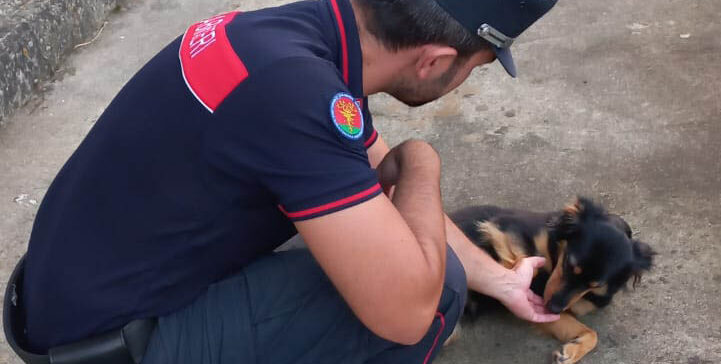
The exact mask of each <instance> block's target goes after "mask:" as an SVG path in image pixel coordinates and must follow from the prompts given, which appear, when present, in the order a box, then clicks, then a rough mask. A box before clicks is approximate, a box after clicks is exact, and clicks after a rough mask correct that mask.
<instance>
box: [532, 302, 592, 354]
mask: <svg viewBox="0 0 721 364" xmlns="http://www.w3.org/2000/svg"><path fill="white" fill-rule="evenodd" d="M538 326H539V327H540V328H541V330H543V331H545V332H547V333H549V334H551V335H553V337H555V338H556V339H558V340H559V341H561V342H564V344H563V346H562V347H561V350H559V351H556V352H554V353H553V356H554V363H557V364H573V363H576V362H578V361H579V360H580V359H581V358H583V356H585V355H586V354H587V353H588V352H589V351H591V350H593V348H595V347H596V344H597V343H598V335H597V334H596V332H595V331H593V330H591V329H590V328H588V326H586V325H584V324H582V323H580V322H579V321H578V320H576V318H574V317H573V316H572V315H570V314H568V313H561V318H560V319H559V320H558V321H554V322H548V323H544V324H538Z"/></svg>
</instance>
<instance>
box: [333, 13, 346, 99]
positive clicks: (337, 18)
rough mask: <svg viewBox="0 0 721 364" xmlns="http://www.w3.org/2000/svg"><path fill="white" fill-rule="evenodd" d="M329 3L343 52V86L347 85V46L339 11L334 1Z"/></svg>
mask: <svg viewBox="0 0 721 364" xmlns="http://www.w3.org/2000/svg"><path fill="white" fill-rule="evenodd" d="M330 3H331V4H332V5H333V12H335V18H336V21H337V22H338V32H339V33H340V42H341V47H342V52H343V80H344V81H345V84H346V85H348V44H347V40H346V36H345V25H344V24H343V18H342V17H341V14H340V9H339V8H338V3H337V2H336V0H330Z"/></svg>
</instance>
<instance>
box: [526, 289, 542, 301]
mask: <svg viewBox="0 0 721 364" xmlns="http://www.w3.org/2000/svg"><path fill="white" fill-rule="evenodd" d="M526 297H528V301H530V302H531V303H534V304H537V305H543V298H541V297H540V296H539V295H537V294H535V293H533V291H531V290H530V289H529V290H528V291H526Z"/></svg>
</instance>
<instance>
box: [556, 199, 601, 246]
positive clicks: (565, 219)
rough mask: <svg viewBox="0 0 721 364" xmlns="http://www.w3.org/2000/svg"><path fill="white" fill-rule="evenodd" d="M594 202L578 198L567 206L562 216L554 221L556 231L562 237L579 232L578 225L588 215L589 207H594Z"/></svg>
mask: <svg viewBox="0 0 721 364" xmlns="http://www.w3.org/2000/svg"><path fill="white" fill-rule="evenodd" d="M592 204H593V203H592V202H590V201H589V200H588V199H586V198H583V197H580V196H579V197H576V199H575V200H574V201H573V202H572V203H570V204H568V205H566V206H565V207H564V208H563V210H561V216H559V217H558V218H556V219H554V221H553V222H552V223H551V225H552V227H553V228H554V230H555V231H556V232H557V233H559V234H560V235H561V236H566V237H567V236H568V235H571V234H573V233H574V232H576V231H577V230H578V225H579V224H580V223H581V219H582V218H583V217H584V216H585V215H586V212H587V209H588V207H589V206H592Z"/></svg>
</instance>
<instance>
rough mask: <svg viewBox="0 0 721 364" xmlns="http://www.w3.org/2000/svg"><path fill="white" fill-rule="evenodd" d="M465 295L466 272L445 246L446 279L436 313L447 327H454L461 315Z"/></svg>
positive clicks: (450, 250) (454, 254) (456, 257)
mask: <svg viewBox="0 0 721 364" xmlns="http://www.w3.org/2000/svg"><path fill="white" fill-rule="evenodd" d="M467 293H468V286H467V283H466V272H465V270H464V269H463V265H462V264H461V261H460V260H459V259H458V256H456V253H455V252H454V251H453V249H451V247H450V246H447V248H446V278H445V283H444V287H443V294H442V295H441V301H440V303H439V305H438V311H439V313H441V314H443V315H444V317H445V320H446V322H447V323H448V324H449V326H454V325H455V324H456V322H458V319H460V317H461V315H462V314H463V307H464V306H465V304H466V295H467Z"/></svg>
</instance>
